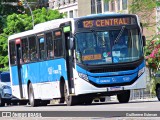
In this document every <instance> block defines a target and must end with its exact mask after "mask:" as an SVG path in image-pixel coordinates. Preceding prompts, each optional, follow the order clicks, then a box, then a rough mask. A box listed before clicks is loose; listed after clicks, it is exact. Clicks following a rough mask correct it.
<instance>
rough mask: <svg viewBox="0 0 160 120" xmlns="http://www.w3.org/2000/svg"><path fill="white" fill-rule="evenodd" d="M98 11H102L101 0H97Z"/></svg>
mask: <svg viewBox="0 0 160 120" xmlns="http://www.w3.org/2000/svg"><path fill="white" fill-rule="evenodd" d="M97 13H102V3H101V0H97Z"/></svg>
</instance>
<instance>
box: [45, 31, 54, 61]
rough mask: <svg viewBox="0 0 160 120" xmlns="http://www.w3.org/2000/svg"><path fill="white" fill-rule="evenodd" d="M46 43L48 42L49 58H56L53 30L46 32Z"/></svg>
mask: <svg viewBox="0 0 160 120" xmlns="http://www.w3.org/2000/svg"><path fill="white" fill-rule="evenodd" d="M46 44H47V58H48V59H51V58H54V49H53V36H52V32H49V33H46Z"/></svg>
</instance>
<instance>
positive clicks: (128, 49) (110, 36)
mask: <svg viewBox="0 0 160 120" xmlns="http://www.w3.org/2000/svg"><path fill="white" fill-rule="evenodd" d="M75 41H76V42H75V43H76V59H77V62H78V63H82V64H86V65H97V64H115V63H124V62H132V61H135V60H138V59H139V58H141V57H142V52H143V51H142V42H141V35H140V33H139V30H138V29H126V28H125V29H123V30H122V29H118V30H108V31H93V30H91V31H89V32H80V33H77V34H76V35H75Z"/></svg>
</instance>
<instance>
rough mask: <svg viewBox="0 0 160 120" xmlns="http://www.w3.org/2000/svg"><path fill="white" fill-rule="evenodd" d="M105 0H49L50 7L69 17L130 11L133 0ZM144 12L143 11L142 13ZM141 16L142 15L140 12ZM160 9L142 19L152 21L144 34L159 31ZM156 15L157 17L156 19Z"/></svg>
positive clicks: (150, 34) (147, 34) (152, 33)
mask: <svg viewBox="0 0 160 120" xmlns="http://www.w3.org/2000/svg"><path fill="white" fill-rule="evenodd" d="M104 1H105V0H49V7H50V9H57V10H59V12H60V13H65V14H66V17H67V18H73V17H81V16H86V15H90V14H98V13H107V12H116V13H117V12H118V13H128V12H129V10H128V6H129V5H130V4H131V3H130V2H131V0H111V1H109V2H104ZM142 14H143V13H142ZM139 16H140V18H141V15H140V14H139ZM159 16H160V9H159V8H157V9H154V10H153V12H152V14H151V15H150V17H149V18H148V19H142V20H141V21H143V22H148V21H149V22H150V23H151V24H152V25H151V26H150V27H148V28H145V29H144V35H146V36H148V37H149V36H153V35H155V33H159V30H158V29H157V27H159V24H156V23H157V22H158V21H159V20H160V18H159ZM155 17H157V18H156V19H155Z"/></svg>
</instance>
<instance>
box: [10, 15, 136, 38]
mask: <svg viewBox="0 0 160 120" xmlns="http://www.w3.org/2000/svg"><path fill="white" fill-rule="evenodd" d="M122 16H135V15H134V14H120V13H102V14H93V15H88V16H83V17H77V18H65V19H56V20H51V21H47V22H44V23H39V24H37V25H35V26H34V28H33V29H32V30H28V31H25V32H21V33H17V34H13V35H11V36H9V38H8V40H12V39H16V38H20V37H24V36H27V35H32V34H35V33H38V32H42V31H45V30H50V29H55V28H58V27H59V26H60V24H61V23H64V22H68V21H74V20H75V21H77V20H83V19H92V18H95V17H96V18H101V17H122Z"/></svg>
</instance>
